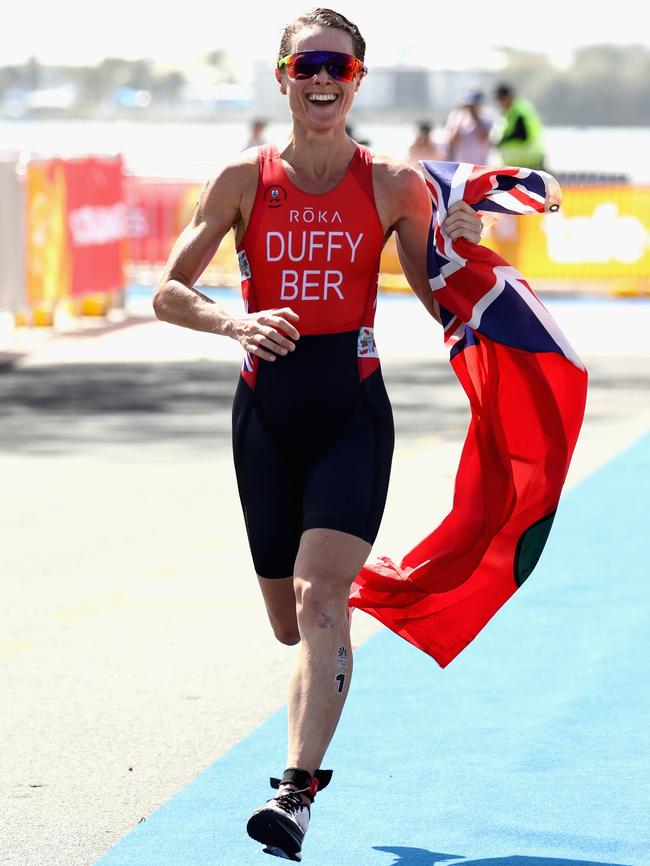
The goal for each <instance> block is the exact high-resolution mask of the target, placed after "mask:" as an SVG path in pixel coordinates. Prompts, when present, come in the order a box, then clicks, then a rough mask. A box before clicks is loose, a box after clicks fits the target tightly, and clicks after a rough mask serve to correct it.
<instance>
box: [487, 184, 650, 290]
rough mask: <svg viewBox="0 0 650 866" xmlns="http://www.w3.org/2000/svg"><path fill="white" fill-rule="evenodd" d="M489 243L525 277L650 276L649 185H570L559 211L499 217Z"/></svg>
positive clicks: (576, 278) (574, 278) (575, 278)
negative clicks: (535, 214) (536, 214)
mask: <svg viewBox="0 0 650 866" xmlns="http://www.w3.org/2000/svg"><path fill="white" fill-rule="evenodd" d="M488 245H489V246H491V247H492V248H493V249H495V250H496V251H497V252H498V253H499V254H500V255H502V256H503V258H504V259H506V260H507V261H509V262H510V263H511V264H512V265H514V266H515V267H516V268H517V269H518V270H520V271H521V272H522V273H523V274H525V275H526V276H527V277H531V278H533V279H534V278H535V277H549V278H551V277H552V278H561V279H571V280H581V279H600V278H603V279H608V278H616V279H624V278H644V279H648V278H649V277H650V187H632V186H630V187H626V186H612V187H606V186H602V187H568V188H565V189H564V190H563V200H562V207H561V209H560V210H559V211H558V212H557V213H552V214H544V215H541V216H526V217H518V216H499V217H498V221H497V223H496V225H495V226H494V227H493V228H492V230H491V232H490V237H489V240H488Z"/></svg>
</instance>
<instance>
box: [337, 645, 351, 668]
mask: <svg viewBox="0 0 650 866" xmlns="http://www.w3.org/2000/svg"><path fill="white" fill-rule="evenodd" d="M336 666H337V667H339V668H343V669H345V668H347V666H348V651H347V649H346V648H345V647H344V646H340V647H339V648H338V650H337V653H336Z"/></svg>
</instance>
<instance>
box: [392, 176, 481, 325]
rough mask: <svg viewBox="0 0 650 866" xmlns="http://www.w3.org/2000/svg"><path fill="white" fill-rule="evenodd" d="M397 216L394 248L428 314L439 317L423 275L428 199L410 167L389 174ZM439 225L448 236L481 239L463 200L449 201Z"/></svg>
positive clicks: (473, 213)
mask: <svg viewBox="0 0 650 866" xmlns="http://www.w3.org/2000/svg"><path fill="white" fill-rule="evenodd" d="M393 181H394V194H395V195H396V197H397V201H398V207H399V213H400V215H399V217H398V219H397V220H396V221H395V224H394V228H395V234H396V239H397V252H398V255H399V260H400V264H401V266H402V270H403V271H404V275H405V276H406V279H407V280H408V282H409V285H410V286H411V288H412V289H413V291H414V292H415V294H416V295H417V296H418V298H419V299H420V300H421V301H422V303H423V304H424V306H425V307H426V308H427V310H428V311H429V312H430V313H431V315H432V316H433V317H434V318H435V319H437V320H438V321H440V313H439V311H438V304H437V303H436V301H435V298H434V293H433V292H432V291H431V287H430V285H429V278H428V275H427V247H428V243H429V230H430V227H431V199H430V198H429V193H428V192H427V188H426V186H425V184H424V181H423V179H422V176H421V175H420V173H419V172H417V171H415V170H413V169H406V168H405V169H403V170H402V171H400V172H398V173H396V174H395V175H394V176H393ZM443 228H444V230H445V231H446V232H447V234H448V235H449V236H450V237H451V239H452V240H458V238H465V239H466V240H468V241H470V242H471V243H473V244H477V243H479V242H480V240H481V230H482V228H483V223H482V220H481V217H480V216H479V215H478V214H477V213H476V211H474V209H473V208H472V207H471V206H470V205H468V204H467V203H466V202H464V201H458V202H455V203H454V204H452V205H451V207H450V208H449V211H448V213H447V218H446V219H445V221H444V223H443Z"/></svg>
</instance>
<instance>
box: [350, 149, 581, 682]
mask: <svg viewBox="0 0 650 866" xmlns="http://www.w3.org/2000/svg"><path fill="white" fill-rule="evenodd" d="M420 165H421V167H422V172H423V175H424V180H425V183H426V185H427V188H428V190H429V194H430V196H431V201H432V206H433V217H432V223H431V230H430V243H429V251H428V262H427V267H428V276H429V281H430V285H431V289H432V290H433V291H434V292H435V297H436V299H437V301H438V303H439V305H440V310H441V317H442V323H443V327H444V333H445V342H446V344H447V345H448V346H449V348H450V361H451V365H452V367H453V369H454V372H455V374H456V376H457V377H458V379H459V381H460V383H461V385H462V387H463V389H464V391H465V393H466V394H467V397H468V398H469V403H470V409H471V420H470V425H469V429H468V432H467V436H466V439H465V444H464V446H463V450H462V454H461V458H460V464H459V467H458V470H457V474H456V483H455V488H454V500H453V507H452V510H451V512H450V513H449V514H448V515H447V517H446V518H445V519H444V520H443V522H442V523H441V524H440V526H438V527H437V529H435V530H434V531H433V532H432V533H431V534H430V535H428V536H427V537H426V538H424V539H423V540H422V541H421V542H420V543H419V544H417V545H416V546H415V547H414V548H413V549H412V550H411V551H409V553H407V554H406V555H405V556H404V558H403V559H402V561H401V562H400V564H399V565H397V564H396V563H394V562H392V561H391V560H390V559H389V558H387V557H380V559H379V560H378V561H377V562H375V563H369V564H367V565H366V566H364V568H363V569H362V571H361V572H360V573H359V575H358V576H357V578H356V580H355V582H354V583H353V585H352V589H351V592H350V605H351V606H352V607H358V608H360V609H362V610H365V611H366V612H367V613H370V614H372V615H373V616H374V617H376V618H377V619H378V620H380V622H382V623H384V624H385V625H386V626H388V627H389V628H390V629H392V630H393V631H394V632H396V633H397V634H399V635H400V636H401V637H403V638H405V639H406V640H408V641H410V642H411V643H412V644H414V645H415V646H416V647H418V648H419V649H421V650H423V651H424V652H426V653H428V654H429V655H431V656H432V657H433V658H434V659H436V661H437V662H438V663H439V664H440V666H441V667H445V666H446V665H448V664H449V662H451V661H452V660H453V659H454V658H455V657H456V656H457V655H458V653H460V652H461V651H462V650H463V649H464V648H465V647H466V646H467V645H468V644H469V643H470V642H471V641H472V640H473V639H474V638H475V637H476V635H477V634H478V633H479V632H480V631H481V629H482V628H483V627H484V626H485V625H486V623H487V622H488V621H489V620H490V619H491V618H492V617H493V616H494V614H495V613H496V612H497V611H498V610H499V608H500V607H501V606H502V605H503V604H504V603H505V602H506V601H507V600H508V599H509V598H510V596H511V595H512V594H513V593H514V592H515V591H516V590H517V589H518V588H519V587H520V586H521V585H522V584H523V582H524V581H525V580H526V578H527V577H528V576H529V575H530V573H531V572H532V570H533V569H534V567H535V565H536V564H537V561H538V560H539V558H540V556H541V553H542V550H543V548H544V545H545V543H546V540H547V538H548V535H549V532H550V530H551V525H552V523H553V519H554V517H555V512H556V509H557V506H558V502H559V499H560V493H561V491H562V486H563V484H564V480H565V478H566V474H567V471H568V468H569V462H570V460H571V456H572V454H573V449H574V447H575V444H576V441H577V438H578V433H579V432H580V427H581V424H582V419H583V415H584V408H585V400H586V394H587V372H586V370H585V367H584V365H583V364H582V362H581V360H580V358H579V357H578V356H577V354H576V353H575V351H574V350H573V349H572V347H571V346H570V344H569V342H568V340H567V339H566V337H565V336H564V334H563V333H562V332H561V330H560V328H559V327H558V325H557V324H556V322H555V321H554V320H553V318H552V317H551V315H550V313H549V312H548V311H547V310H546V308H545V307H544V305H543V304H542V303H541V301H540V300H539V298H538V297H537V296H536V295H535V293H534V292H533V291H532V289H531V288H530V286H529V285H528V283H527V281H526V279H525V278H524V277H523V276H522V275H521V274H520V273H519V272H518V271H517V270H516V269H515V268H513V267H512V266H511V265H509V264H508V263H507V262H506V261H504V260H503V259H502V258H500V257H499V256H498V255H497V254H496V253H494V252H493V251H492V250H489V249H487V248H486V247H482V246H479V245H476V244H472V243H470V242H469V241H467V240H464V239H461V240H458V241H453V242H452V240H451V238H450V237H449V236H448V235H447V234H446V233H445V232H444V231H443V229H442V223H443V222H444V220H445V217H446V215H447V210H448V208H449V207H450V206H451V205H452V204H453V203H454V202H455V201H458V200H461V199H463V200H465V201H466V202H468V203H469V204H470V205H472V207H474V209H475V210H477V211H495V212H497V213H509V214H528V213H543V212H544V211H553V210H557V209H558V207H559V204H560V189H559V186H558V184H557V182H556V181H555V179H554V178H552V177H551V176H550V175H548V174H545V173H544V172H539V171H532V170H530V169H522V168H486V167H485V166H477V165H469V164H465V163H451V162H422V163H420Z"/></svg>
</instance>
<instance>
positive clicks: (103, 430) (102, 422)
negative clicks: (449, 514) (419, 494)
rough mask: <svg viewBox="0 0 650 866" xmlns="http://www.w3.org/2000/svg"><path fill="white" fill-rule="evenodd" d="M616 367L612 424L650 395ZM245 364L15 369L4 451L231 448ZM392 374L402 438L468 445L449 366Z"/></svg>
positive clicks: (637, 377) (604, 378)
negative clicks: (620, 401)
mask: <svg viewBox="0 0 650 866" xmlns="http://www.w3.org/2000/svg"><path fill="white" fill-rule="evenodd" d="M615 366H616V361H615V360H608V361H601V362H599V363H596V364H592V365H590V394H591V397H592V400H591V405H590V406H589V407H588V413H589V414H590V417H591V420H593V421H598V420H599V419H600V418H602V420H607V419H609V420H610V421H611V417H612V416H611V405H610V401H609V397H608V395H609V394H611V391H612V389H614V388H615V389H616V391H617V394H618V395H619V396H620V395H621V392H626V393H627V394H628V395H629V399H630V400H635V399H636V400H638V398H639V396H640V395H641V394H643V395H644V396H645V395H646V394H647V392H648V388H649V384H650V383H649V378H648V375H647V374H646V372H645V371H643V370H642V369H639V371H638V373H637V371H636V369H634V368H632V369H631V368H630V367H629V366H627V367H622V368H621V369H620V370H618V369H614V367H615ZM237 377H238V364H237V363H236V362H229V361H221V362H214V361H187V362H170V363H117V364H59V365H44V366H34V367H16V368H13V369H7V370H5V371H3V372H2V373H1V374H0V405H1V406H2V414H3V422H2V425H1V426H0V452H10V453H13V454H17V453H18V454H20V453H22V454H33V455H37V454H42V455H65V454H83V453H85V452H88V451H92V452H96V451H97V449H100V450H102V451H106V450H107V449H115V448H121V449H124V448H125V447H126V448H129V447H130V448H132V447H134V446H143V447H146V449H147V453H150V452H151V451H152V450H153V451H155V450H156V449H159V448H169V447H172V448H173V449H174V450H175V451H178V449H181V450H185V451H186V453H188V454H189V453H196V450H197V447H201V448H203V447H206V448H210V449H213V448H221V447H224V446H225V445H226V444H229V442H230V412H231V406H232V398H233V394H234V391H235V387H236V383H237ZM384 377H385V380H386V385H387V388H388V391H389V394H390V398H391V401H392V404H393V411H394V415H395V427H396V431H397V436H398V441H399V440H400V439H401V440H402V441H403V440H404V438H407V439H408V438H410V437H413V438H417V437H431V436H436V437H438V438H441V439H445V438H446V439H454V440H456V439H461V438H462V437H464V435H465V432H466V430H467V423H468V419H469V412H468V405H467V399H466V397H465V395H464V394H463V392H462V390H461V388H460V386H459V384H458V382H457V380H456V378H455V376H454V373H453V370H452V369H451V367H450V366H449V364H448V362H447V361H445V360H439V361H437V360H436V361H432V360H431V359H429V360H427V362H426V364H424V363H418V362H417V361H412V362H404V361H400V362H394V361H393V362H389V363H385V364H384Z"/></svg>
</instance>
